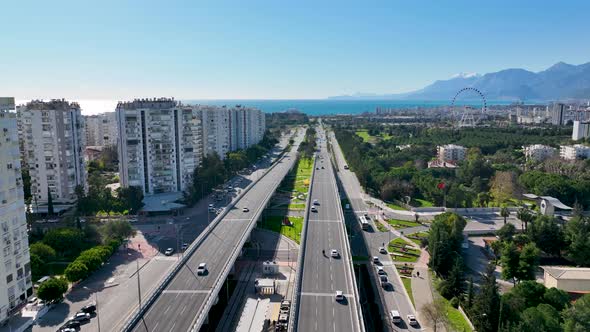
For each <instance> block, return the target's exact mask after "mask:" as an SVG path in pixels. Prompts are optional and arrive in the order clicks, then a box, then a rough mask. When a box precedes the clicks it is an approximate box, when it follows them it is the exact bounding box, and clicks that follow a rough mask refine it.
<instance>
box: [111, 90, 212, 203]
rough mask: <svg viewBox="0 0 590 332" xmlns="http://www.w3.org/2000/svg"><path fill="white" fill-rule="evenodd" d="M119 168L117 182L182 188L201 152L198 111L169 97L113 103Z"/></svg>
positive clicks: (152, 189) (154, 190)
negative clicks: (116, 128)
mask: <svg viewBox="0 0 590 332" xmlns="http://www.w3.org/2000/svg"><path fill="white" fill-rule="evenodd" d="M117 119H118V126H119V133H120V135H119V144H118V145H119V171H120V175H119V176H120V179H121V185H122V186H123V187H129V186H138V187H141V188H142V189H143V191H144V193H145V194H159V193H167V192H178V191H183V190H184V189H185V188H186V186H187V185H189V184H190V179H191V177H192V173H193V171H194V170H195V168H196V167H197V166H198V165H199V163H200V160H201V156H202V151H201V149H202V143H201V139H202V133H201V129H202V126H201V116H200V113H199V111H198V110H196V109H195V108H194V107H192V106H183V105H181V104H180V103H178V102H176V101H175V100H174V99H168V98H159V99H136V100H134V101H132V102H120V103H119V104H118V105H117Z"/></svg>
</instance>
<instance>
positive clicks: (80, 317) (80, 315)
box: [70, 312, 90, 322]
mask: <svg viewBox="0 0 590 332" xmlns="http://www.w3.org/2000/svg"><path fill="white" fill-rule="evenodd" d="M70 320H71V321H72V320H74V321H78V322H86V321H89V320H90V314H89V313H86V312H77V313H76V314H75V315H74V316H72V317H70Z"/></svg>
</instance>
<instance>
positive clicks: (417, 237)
mask: <svg viewBox="0 0 590 332" xmlns="http://www.w3.org/2000/svg"><path fill="white" fill-rule="evenodd" d="M406 237H407V238H409V239H410V240H412V242H414V243H415V244H417V245H421V244H422V239H423V238H427V237H428V232H418V233H414V234H410V235H406Z"/></svg>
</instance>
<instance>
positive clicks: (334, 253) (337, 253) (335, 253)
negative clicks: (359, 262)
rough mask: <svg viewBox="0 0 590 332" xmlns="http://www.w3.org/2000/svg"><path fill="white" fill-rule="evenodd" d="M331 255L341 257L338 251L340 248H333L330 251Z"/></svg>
mask: <svg viewBox="0 0 590 332" xmlns="http://www.w3.org/2000/svg"><path fill="white" fill-rule="evenodd" d="M330 256H332V257H333V258H338V257H340V253H339V252H338V250H336V249H332V251H331V252H330Z"/></svg>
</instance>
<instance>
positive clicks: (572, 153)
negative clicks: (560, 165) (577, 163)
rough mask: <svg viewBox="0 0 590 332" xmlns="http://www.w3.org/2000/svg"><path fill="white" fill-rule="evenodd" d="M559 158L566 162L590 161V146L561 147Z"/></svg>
mask: <svg viewBox="0 0 590 332" xmlns="http://www.w3.org/2000/svg"><path fill="white" fill-rule="evenodd" d="M559 156H560V157H561V158H562V159H565V160H576V159H588V158H590V146H586V145H582V144H575V145H562V146H560V147H559Z"/></svg>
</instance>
